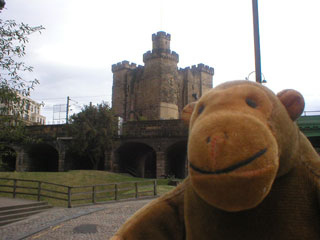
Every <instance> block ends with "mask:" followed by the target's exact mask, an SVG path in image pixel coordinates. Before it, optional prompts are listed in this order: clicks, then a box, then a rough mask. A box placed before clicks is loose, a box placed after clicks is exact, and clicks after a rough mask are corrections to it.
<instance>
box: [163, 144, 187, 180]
mask: <svg viewBox="0 0 320 240" xmlns="http://www.w3.org/2000/svg"><path fill="white" fill-rule="evenodd" d="M166 159H167V164H166V165H167V169H166V172H167V175H168V176H174V177H175V178H185V177H186V175H187V172H186V163H187V141H179V142H176V143H174V144H172V145H171V146H170V147H168V149H167V151H166Z"/></svg>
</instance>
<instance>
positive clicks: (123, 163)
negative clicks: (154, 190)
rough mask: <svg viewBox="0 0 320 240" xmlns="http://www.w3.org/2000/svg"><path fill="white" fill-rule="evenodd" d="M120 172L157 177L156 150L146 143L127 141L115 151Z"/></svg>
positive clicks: (136, 175)
mask: <svg viewBox="0 0 320 240" xmlns="http://www.w3.org/2000/svg"><path fill="white" fill-rule="evenodd" d="M115 155H116V159H117V162H118V163H119V172H123V173H129V174H131V175H133V176H135V177H145V178H155V177H156V152H155V150H154V149H153V148H152V147H150V146H149V145H147V144H145V143H140V142H126V143H124V144H122V145H121V146H120V147H119V148H118V149H117V150H116V152H115Z"/></svg>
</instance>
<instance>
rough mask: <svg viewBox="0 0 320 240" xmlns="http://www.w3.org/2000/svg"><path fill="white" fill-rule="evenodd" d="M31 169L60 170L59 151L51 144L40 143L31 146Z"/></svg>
mask: <svg viewBox="0 0 320 240" xmlns="http://www.w3.org/2000/svg"><path fill="white" fill-rule="evenodd" d="M28 157H29V161H30V163H29V171H34V172H58V168H59V153H58V151H57V150H56V149H55V148H54V147H52V146H51V145H49V144H45V143H40V144H33V145H31V146H29V149H28Z"/></svg>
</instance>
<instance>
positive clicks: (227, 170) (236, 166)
mask: <svg viewBox="0 0 320 240" xmlns="http://www.w3.org/2000/svg"><path fill="white" fill-rule="evenodd" d="M267 150H268V149H267V148H264V149H262V150H260V151H258V152H257V153H255V154H254V155H252V156H251V157H249V158H247V159H246V160H243V161H241V162H238V163H236V164H234V165H232V166H230V167H226V168H224V169H219V170H216V171H207V170H203V169H201V168H199V167H197V166H195V165H193V164H192V163H191V162H190V163H189V166H190V167H191V168H192V169H193V170H195V171H197V172H199V173H202V174H224V173H229V172H232V171H234V170H236V169H238V168H241V167H244V166H246V165H248V164H250V163H251V162H253V161H254V160H256V159H257V158H259V157H261V156H262V155H263V154H265V153H266V152H267Z"/></svg>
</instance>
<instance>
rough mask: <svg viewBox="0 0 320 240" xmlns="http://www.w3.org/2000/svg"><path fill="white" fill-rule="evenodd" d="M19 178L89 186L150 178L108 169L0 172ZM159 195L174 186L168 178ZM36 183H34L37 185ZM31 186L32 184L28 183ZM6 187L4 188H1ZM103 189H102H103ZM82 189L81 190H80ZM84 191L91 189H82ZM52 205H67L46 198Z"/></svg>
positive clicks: (1, 194)
mask: <svg viewBox="0 0 320 240" xmlns="http://www.w3.org/2000/svg"><path fill="white" fill-rule="evenodd" d="M1 177H3V178H18V179H29V180H39V181H45V182H50V183H56V184H63V185H67V186H88V185H95V184H108V183H119V182H132V181H133V182H136V181H145V180H148V179H143V178H135V177H130V176H127V175H123V174H116V173H111V172H106V171H93V170H74V171H69V172H0V178H1ZM0 182H1V184H10V185H12V181H11V182H4V181H2V180H0ZM157 182H158V195H161V194H163V193H165V192H168V191H169V190H171V189H173V188H174V187H172V186H168V185H167V182H168V181H167V180H158V181H157ZM18 185H19V186H23V185H24V186H25V184H24V183H19V184H18ZM35 185H36V184H34V186H35ZM28 186H30V184H28ZM43 188H47V189H51V190H55V191H63V192H64V191H66V189H62V188H60V189H59V187H51V186H45V185H43ZM0 189H4V188H0ZM98 190H99V189H98ZM101 190H102V189H101ZM19 191H20V192H21V191H27V190H25V189H20V190H19ZM79 191H80V190H79ZM82 191H91V189H82ZM0 196H9V195H8V194H5V193H0ZM18 197H19V198H27V199H35V197H34V196H25V195H20V194H19V195H18ZM44 200H45V201H48V202H49V203H51V204H52V205H55V206H66V202H62V201H59V200H54V199H49V198H46V199H44Z"/></svg>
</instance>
